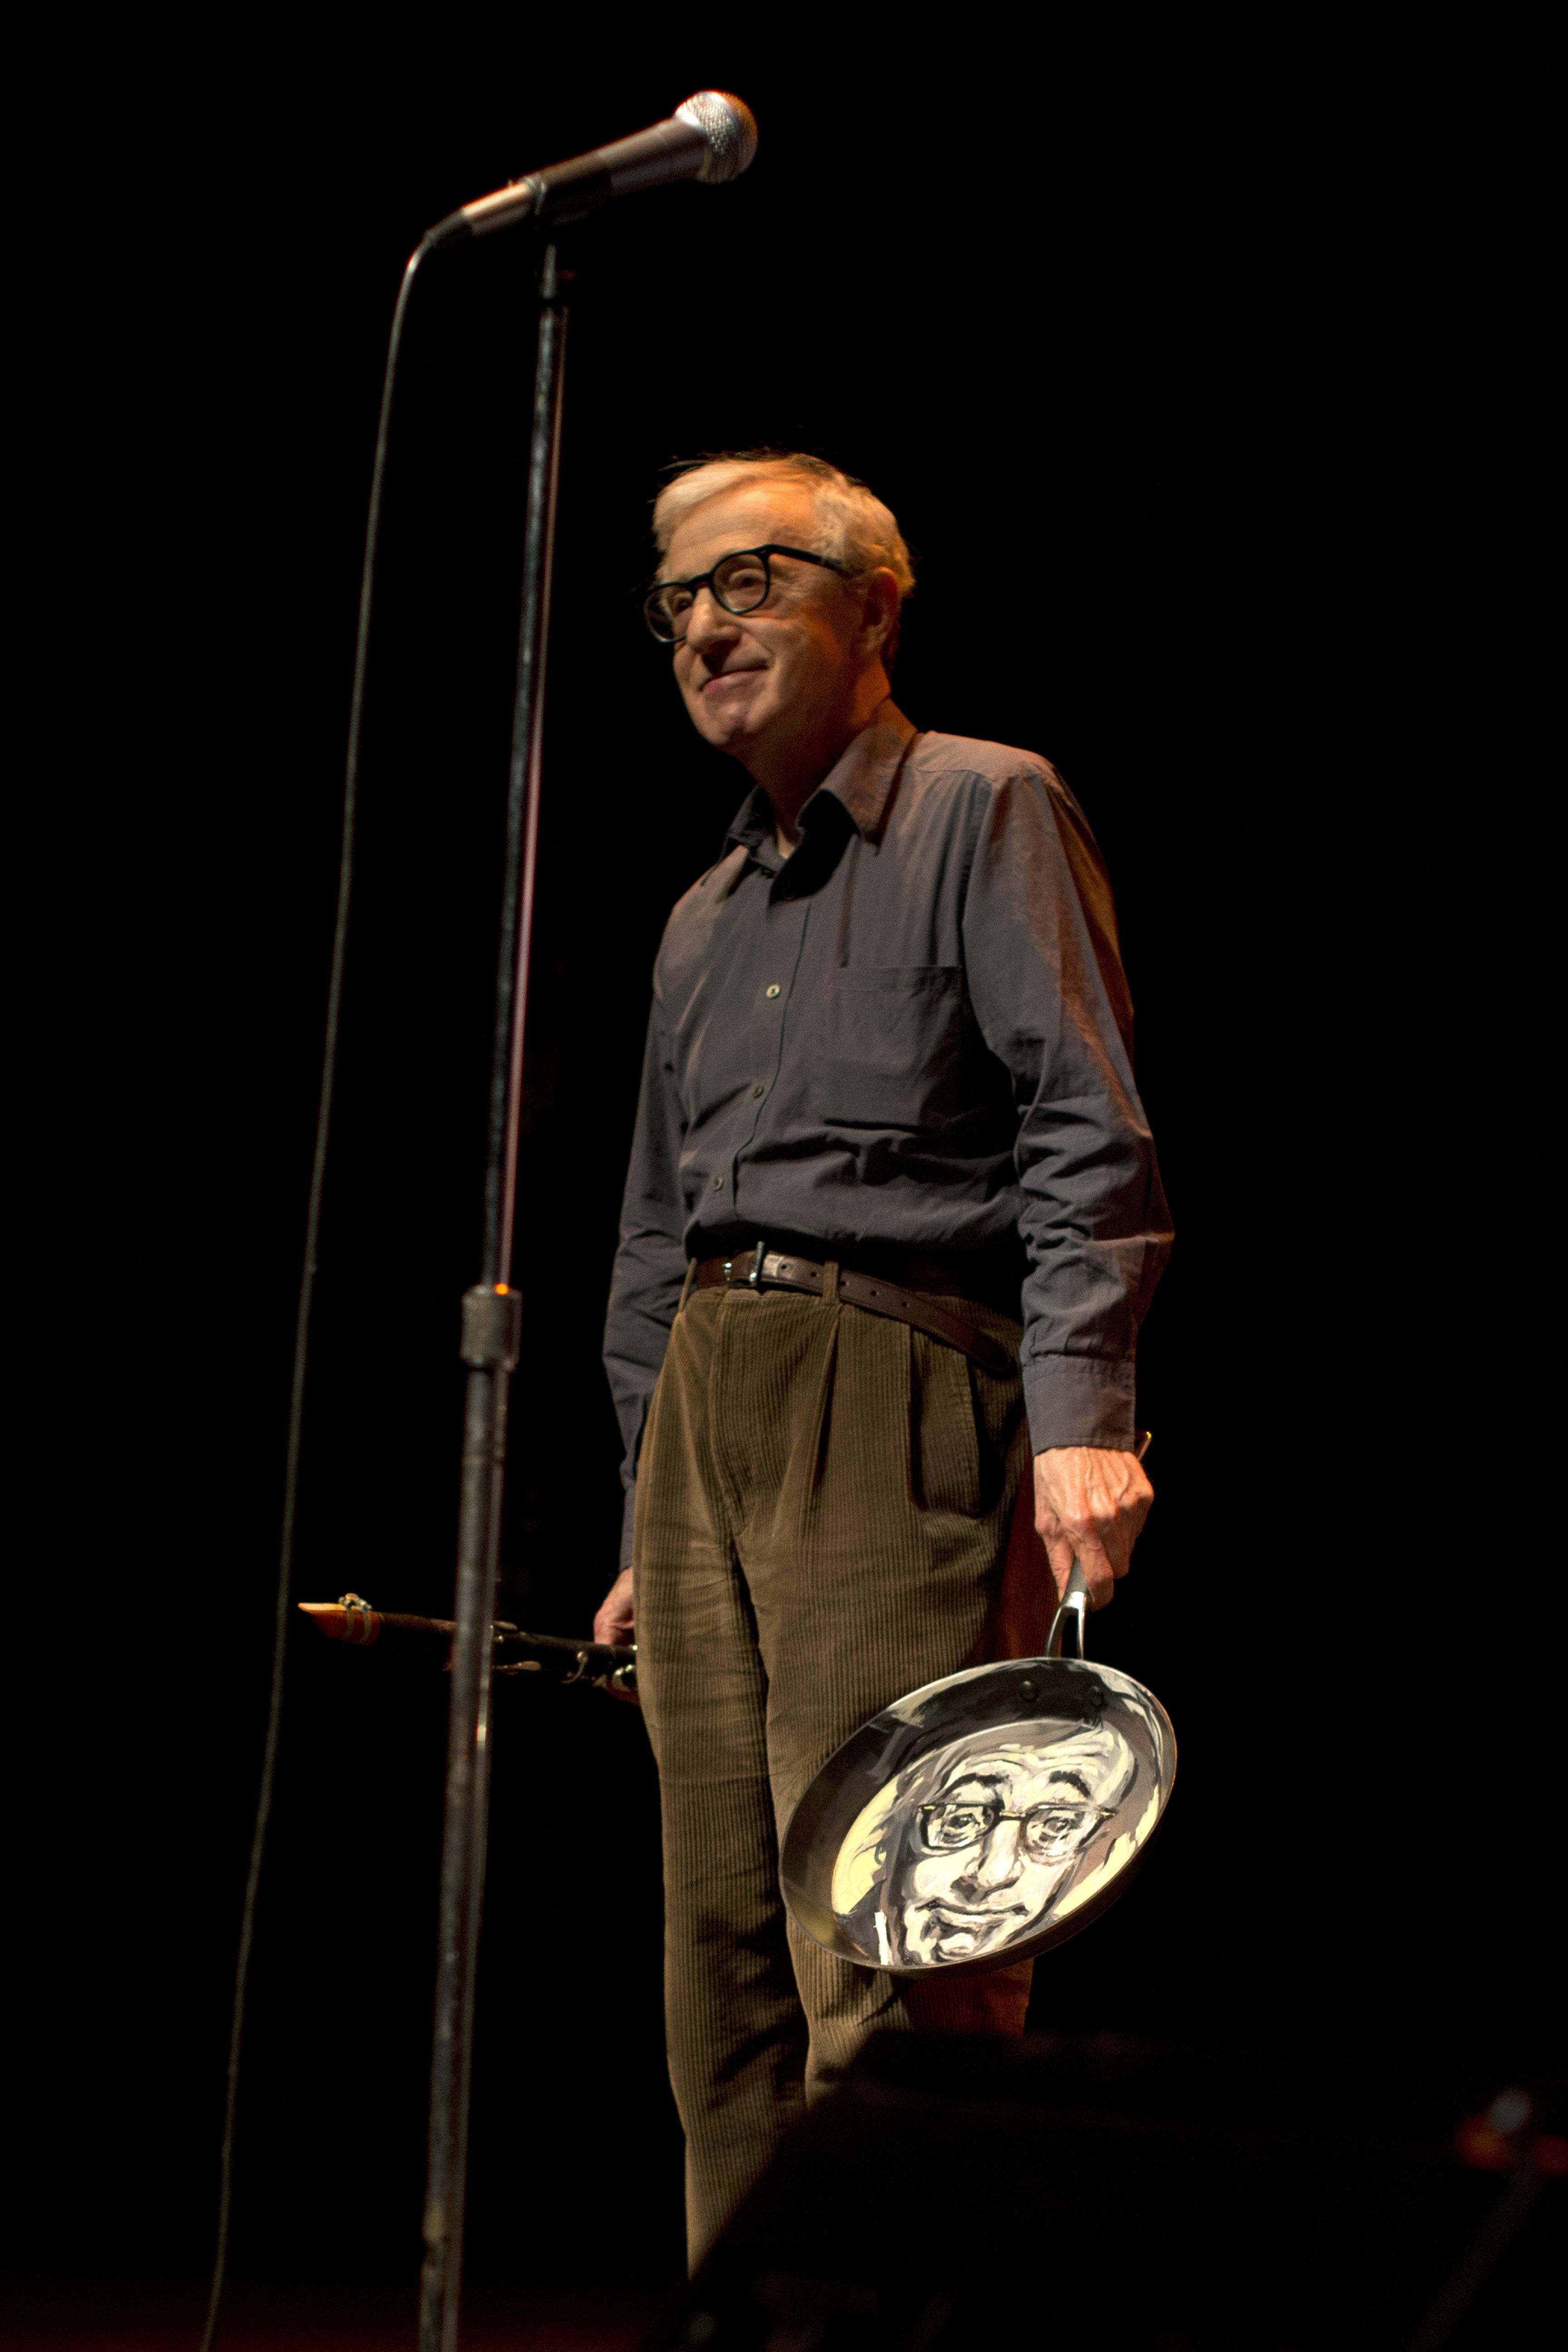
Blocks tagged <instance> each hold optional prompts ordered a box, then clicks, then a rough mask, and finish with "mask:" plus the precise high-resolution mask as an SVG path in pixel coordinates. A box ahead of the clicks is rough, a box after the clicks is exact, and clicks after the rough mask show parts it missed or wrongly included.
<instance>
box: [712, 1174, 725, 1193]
mask: <svg viewBox="0 0 1568 2352" xmlns="http://www.w3.org/2000/svg"><path fill="white" fill-rule="evenodd" d="M713 1190H714V1191H715V1192H722V1191H723V1190H724V1179H723V1178H722V1176H715V1177H714V1179H713Z"/></svg>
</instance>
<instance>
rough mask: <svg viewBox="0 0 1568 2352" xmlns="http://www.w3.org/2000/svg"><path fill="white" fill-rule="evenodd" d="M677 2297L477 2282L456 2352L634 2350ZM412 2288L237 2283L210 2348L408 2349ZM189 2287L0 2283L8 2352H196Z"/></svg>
mask: <svg viewBox="0 0 1568 2352" xmlns="http://www.w3.org/2000/svg"><path fill="white" fill-rule="evenodd" d="M678 2293H679V2288H678V2286H677V2285H676V2284H671V2285H670V2286H669V2287H668V2289H662V2290H661V2289H657V2288H655V2289H649V2290H647V2291H643V2292H639V2291H637V2290H636V2289H627V2288H617V2287H606V2288H603V2289H600V2290H597V2291H595V2293H593V2294H587V2293H575V2292H572V2291H563V2290H560V2289H555V2288H551V2289H548V2290H541V2291H539V2292H537V2293H535V2294H529V2293H528V2292H527V2291H526V2290H524V2289H520V2288H510V2287H509V2288H497V2287H494V2286H487V2285H479V2286H476V2287H475V2288H473V2290H472V2291H471V2293H470V2294H468V2295H467V2296H466V2297H465V2299H464V2305H463V2352H524V2347H526V2352H636V2347H637V2345H638V2344H639V2343H640V2342H641V2341H642V2339H643V2337H644V2336H645V2335H646V2334H647V2331H648V2329H649V2328H650V2327H651V2326H652V2325H653V2322H654V2321H655V2320H656V2319H657V2318H658V2315H659V2314H660V2312H661V2311H662V2310H664V2309H665V2308H667V2306H668V2303H669V2302H670V2301H672V2300H673V2299H674V2297H675V2295H676V2294H678ZM416 2310H417V2293H416V2288H415V2287H414V2286H412V2285H410V2286H408V2287H406V2288H400V2289H397V2290H395V2291H394V2290H389V2289H387V2288H385V2287H347V2286H321V2285H304V2286H287V2285H278V2284H268V2285H265V2286H258V2285H244V2284H240V2285H237V2286H235V2287H234V2288H232V2289H231V2290H230V2293H229V2294H228V2296H227V2297H226V2300H225V2305H224V2321H223V2326H222V2327H221V2328H220V2330H219V2333H218V2340H217V2347H216V2352H415V2344H416V2334H417V2328H416ZM205 2312H206V2288H205V2284H204V2283H203V2282H201V2281H200V2280H150V2279H93V2280H69V2279H58V2278H52V2279H45V2278H29V2279H22V2280H16V2279H12V2280H7V2281H5V2283H4V2284H0V2343H4V2344H5V2346H6V2347H7V2352H33V2347H35V2346H37V2347H39V2352H196V2346H197V2345H198V2344H199V2343H200V2341H201V2331H202V2322H203V2319H204V2318H205Z"/></svg>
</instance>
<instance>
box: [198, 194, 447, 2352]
mask: <svg viewBox="0 0 1568 2352" xmlns="http://www.w3.org/2000/svg"><path fill="white" fill-rule="evenodd" d="M434 242H435V239H434V238H433V237H426V238H425V239H423V241H422V242H421V243H420V244H419V245H418V246H417V247H416V248H415V250H414V252H413V253H412V254H410V256H409V257H408V262H407V266H406V268H405V270H404V272H403V282H402V284H401V286H400V287H399V288H398V289H397V301H396V303H395V307H394V310H393V313H392V332H391V335H390V336H389V338H388V340H387V347H386V368H385V373H384V375H383V377H382V383H381V415H380V417H379V419H378V421H377V425H376V433H375V462H374V466H373V467H372V469H371V478H370V514H369V517H368V519H367V520H366V524H365V535H364V564H363V570H362V572H361V574H360V591H359V632H358V635H357V637H356V639H355V643H354V678H353V699H352V701H351V703H350V706H349V740H348V750H347V753H346V756H345V758H344V761H343V824H342V847H341V849H340V852H339V858H338V909H337V917H336V920H335V922H334V924H333V928H332V964H331V980H330V982H329V983H328V987H327V1019H326V1030H325V1035H324V1038H323V1043H322V1049H321V1093H320V1096H319V1097H318V1101H317V1107H316V1150H315V1157H314V1159H313V1160H312V1161H311V1163H310V1202H309V1205H308V1207H307V1209H306V1212H305V1253H304V1262H303V1265H302V1266H301V1268H300V1300H299V1307H298V1311H297V1313H296V1316H295V1320H294V1374H293V1381H292V1384H291V1386H290V1389H289V1444H288V1450H287V1453H286V1455H285V1459H284V1470H283V1518H282V1528H281V1531H280V1534H279V1545H278V1600H277V1608H276V1613H275V1617H274V1622H273V1631H272V1689H271V1696H270V1697H269V1699H268V1708H267V1744H266V1748H265V1749H264V1751H263V1754H262V1761H261V1787H260V1790H259V1791H258V1796H257V1800H256V1826H255V1828H254V1830H253V1831H252V1832H251V1839H250V1868H249V1872H248V1874H247V1877H246V1882H245V1904H244V1907H243V1909H242V1911H241V1914H240V1922H239V1954H238V1958H237V1961H236V1964H235V1972H234V2013H233V2017H232V2020H231V2022H230V2025H229V2037H228V2092H227V2096H226V2101H225V2105H224V2117H223V2145H222V2149H221V2152H220V2155H219V2158H218V2168H219V2183H220V2185H219V2193H218V2219H217V2245H216V2252H215V2254H214V2257H213V2274H212V2292H211V2294H210V2295H209V2297H208V2301H207V2316H206V2326H205V2328H204V2330H203V2332H202V2341H201V2352H212V2344H213V2339H214V2336H215V2335H216V2331H217V2320H218V2309H219V2306H220V2305H221V2304H222V2301H223V2291H224V2283H225V2280H226V2275H227V2270H228V2227H229V2215H230V2212H231V2210H232V2205H233V2187H234V2116H235V2104H236V2097H237V2092H238V2088H239V2047H240V2037H241V2032H242V2029H243V2027H244V2023H245V1993H246V1985H247V1979H248V1978H249V1974H250V1948H251V1943H252V1940H253V1937H254V1934H255V1928H256V1894H257V1888H258V1885H260V1881H261V1864H262V1858H263V1855H264V1854H265V1853H266V1848H267V1823H268V1816H269V1814H270V1813H271V1811H272V1786H273V1780H274V1778H275V1775H276V1769H277V1763H278V1727H279V1718H280V1717H281V1714H282V1706H283V1662H284V1656H285V1654H286V1645H287V1637H288V1631H289V1585H290V1582H291V1580H292V1575H293V1567H294V1517H295V1505H296V1502H297V1499H298V1496H299V1486H300V1430H301V1428H302V1425H303V1420H304V1405H305V1365H306V1359H307V1356H308V1354H309V1350H310V1305H311V1300H312V1298H313V1297H314V1295H315V1287H316V1244H317V1241H318V1238H319V1236H320V1233H321V1193H322V1190H323V1187H324V1184H325V1181H326V1173H327V1139H328V1135H329V1133H330V1131H331V1120H332V1091H333V1084H334V1081H335V1078H336V1076H337V1060H338V1028H339V1023H340V1018H341V1015H342V996H343V958H344V950H345V947H346V945H347V940H348V928H349V900H350V897H351V895H352V891H353V862H354V815H355V807H356V803H357V800H358V795H359V754H360V734H361V727H362V722H363V717H364V682H365V656H366V653H367V650H368V648H369V645H370V608H371V597H372V592H373V590H374V584H375V556H376V541H377V539H378V537H379V535H380V530H381V494H382V487H383V483H384V478H385V473H386V440H387V427H388V425H389V424H390V422H391V418H392V391H393V384H394V383H395V379H396V375H397V359H398V352H399V349H400V347H401V345H402V341H403V324H404V319H405V314H406V312H407V309H408V297H409V292H410V289H412V287H413V284H414V278H415V273H416V270H417V269H418V268H419V264H420V263H421V261H422V260H423V259H424V257H425V256H426V253H427V252H428V251H429V250H430V247H431V246H432V244H433V243H434Z"/></svg>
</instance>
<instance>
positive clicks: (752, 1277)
mask: <svg viewBox="0 0 1568 2352" xmlns="http://www.w3.org/2000/svg"><path fill="white" fill-rule="evenodd" d="M767 1257H768V1245H767V1244H766V1242H759V1243H758V1244H757V1246H756V1248H755V1249H754V1250H753V1251H752V1267H751V1272H750V1273H749V1274H748V1275H747V1276H746V1280H747V1282H748V1283H749V1284H750V1286H751V1287H752V1289H753V1290H761V1288H762V1286H763V1265H764V1264H765V1263H766V1261H767Z"/></svg>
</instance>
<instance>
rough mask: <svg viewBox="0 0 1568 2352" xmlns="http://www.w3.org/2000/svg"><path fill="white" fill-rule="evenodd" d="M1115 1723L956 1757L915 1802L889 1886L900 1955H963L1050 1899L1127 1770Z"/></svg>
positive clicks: (1022, 1924) (998, 1938) (1014, 1930)
mask: <svg viewBox="0 0 1568 2352" xmlns="http://www.w3.org/2000/svg"><path fill="white" fill-rule="evenodd" d="M1130 1763H1131V1756H1130V1753H1129V1751H1128V1749H1127V1748H1126V1746H1125V1744H1124V1742H1123V1741H1122V1740H1121V1738H1120V1737H1118V1736H1117V1735H1116V1734H1114V1733H1113V1734H1110V1736H1109V1737H1107V1736H1106V1735H1105V1734H1098V1735H1097V1734H1089V1735H1088V1736H1083V1737H1079V1738H1072V1739H1068V1740H1064V1741H1062V1742H1061V1743H1059V1744H1058V1746H1056V1747H1054V1748H1044V1749H1039V1748H1036V1749H1028V1748H995V1749H994V1750H993V1752H991V1753H990V1754H984V1753H979V1754H971V1755H969V1756H966V1757H964V1758H963V1759H962V1761H959V1762H955V1763H954V1764H953V1765H952V1767H951V1768H950V1769H949V1771H948V1772H947V1773H946V1775H945V1776H944V1778H943V1780H942V1783H941V1784H940V1785H939V1787H938V1789H937V1790H936V1792H935V1796H934V1799H933V1800H931V1801H929V1802H928V1803H926V1804H924V1805H922V1806H921V1808H920V1814H919V1819H918V1822H917V1823H916V1832H915V1835H914V1837H913V1840H912V1851H911V1852H910V1853H909V1855H908V1858H907V1859H906V1861H905V1864H904V1867H903V1870H902V1873H901V1876H900V1884H899V1885H898V1886H896V1887H895V1888H893V1889H891V1890H890V1892H891V1894H892V1896H893V1902H894V1907H895V1909H896V1912H897V1916H898V1924H899V1932H900V1940H901V1942H902V1945H903V1949H904V1954H905V1957H906V1958H908V1959H922V1960H967V1959H974V1958H978V1957H979V1956H980V1955H981V1954H982V1953H984V1952H989V1951H993V1950H994V1949H995V1948H996V1947H997V1946H998V1945H999V1944H1003V1943H1005V1942H1007V1941H1008V1940H1009V1939H1010V1938H1011V1937H1014V1936H1016V1935H1018V1934H1020V1933H1021V1932H1022V1931H1023V1930H1024V1929H1025V1928H1026V1927H1032V1926H1034V1925H1036V1924H1037V1922H1038V1921H1039V1920H1040V1919H1041V1918H1042V1917H1043V1916H1044V1915H1045V1913H1046V1912H1047V1910H1048V1909H1049V1908H1050V1906H1051V1904H1052V1902H1053V1901H1054V1900H1055V1898H1056V1896H1057V1895H1058V1893H1059V1892H1060V1890H1061V1888H1062V1886H1063V1885H1064V1883H1065V1882H1066V1881H1067V1880H1068V1878H1070V1876H1071V1875H1072V1874H1073V1872H1074V1871H1075V1869H1076V1868H1077V1866H1078V1863H1079V1857H1080V1855H1081V1854H1082V1853H1083V1852H1084V1849H1085V1848H1086V1847H1087V1846H1088V1845H1089V1844H1090V1843H1092V1841H1093V1839H1094V1837H1095V1836H1096V1834H1097V1832H1099V1830H1100V1826H1101V1824H1102V1822H1104V1821H1105V1820H1106V1818H1107V1817H1108V1815H1109V1813H1110V1811H1112V1810H1113V1809H1114V1806H1115V1803H1116V1801H1117V1798H1118V1796H1119V1795H1120V1794H1121V1792H1122V1790H1124V1789H1125V1786H1126V1783H1127V1780H1128V1779H1129V1778H1130V1774H1129V1770H1128V1766H1129V1765H1130Z"/></svg>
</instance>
